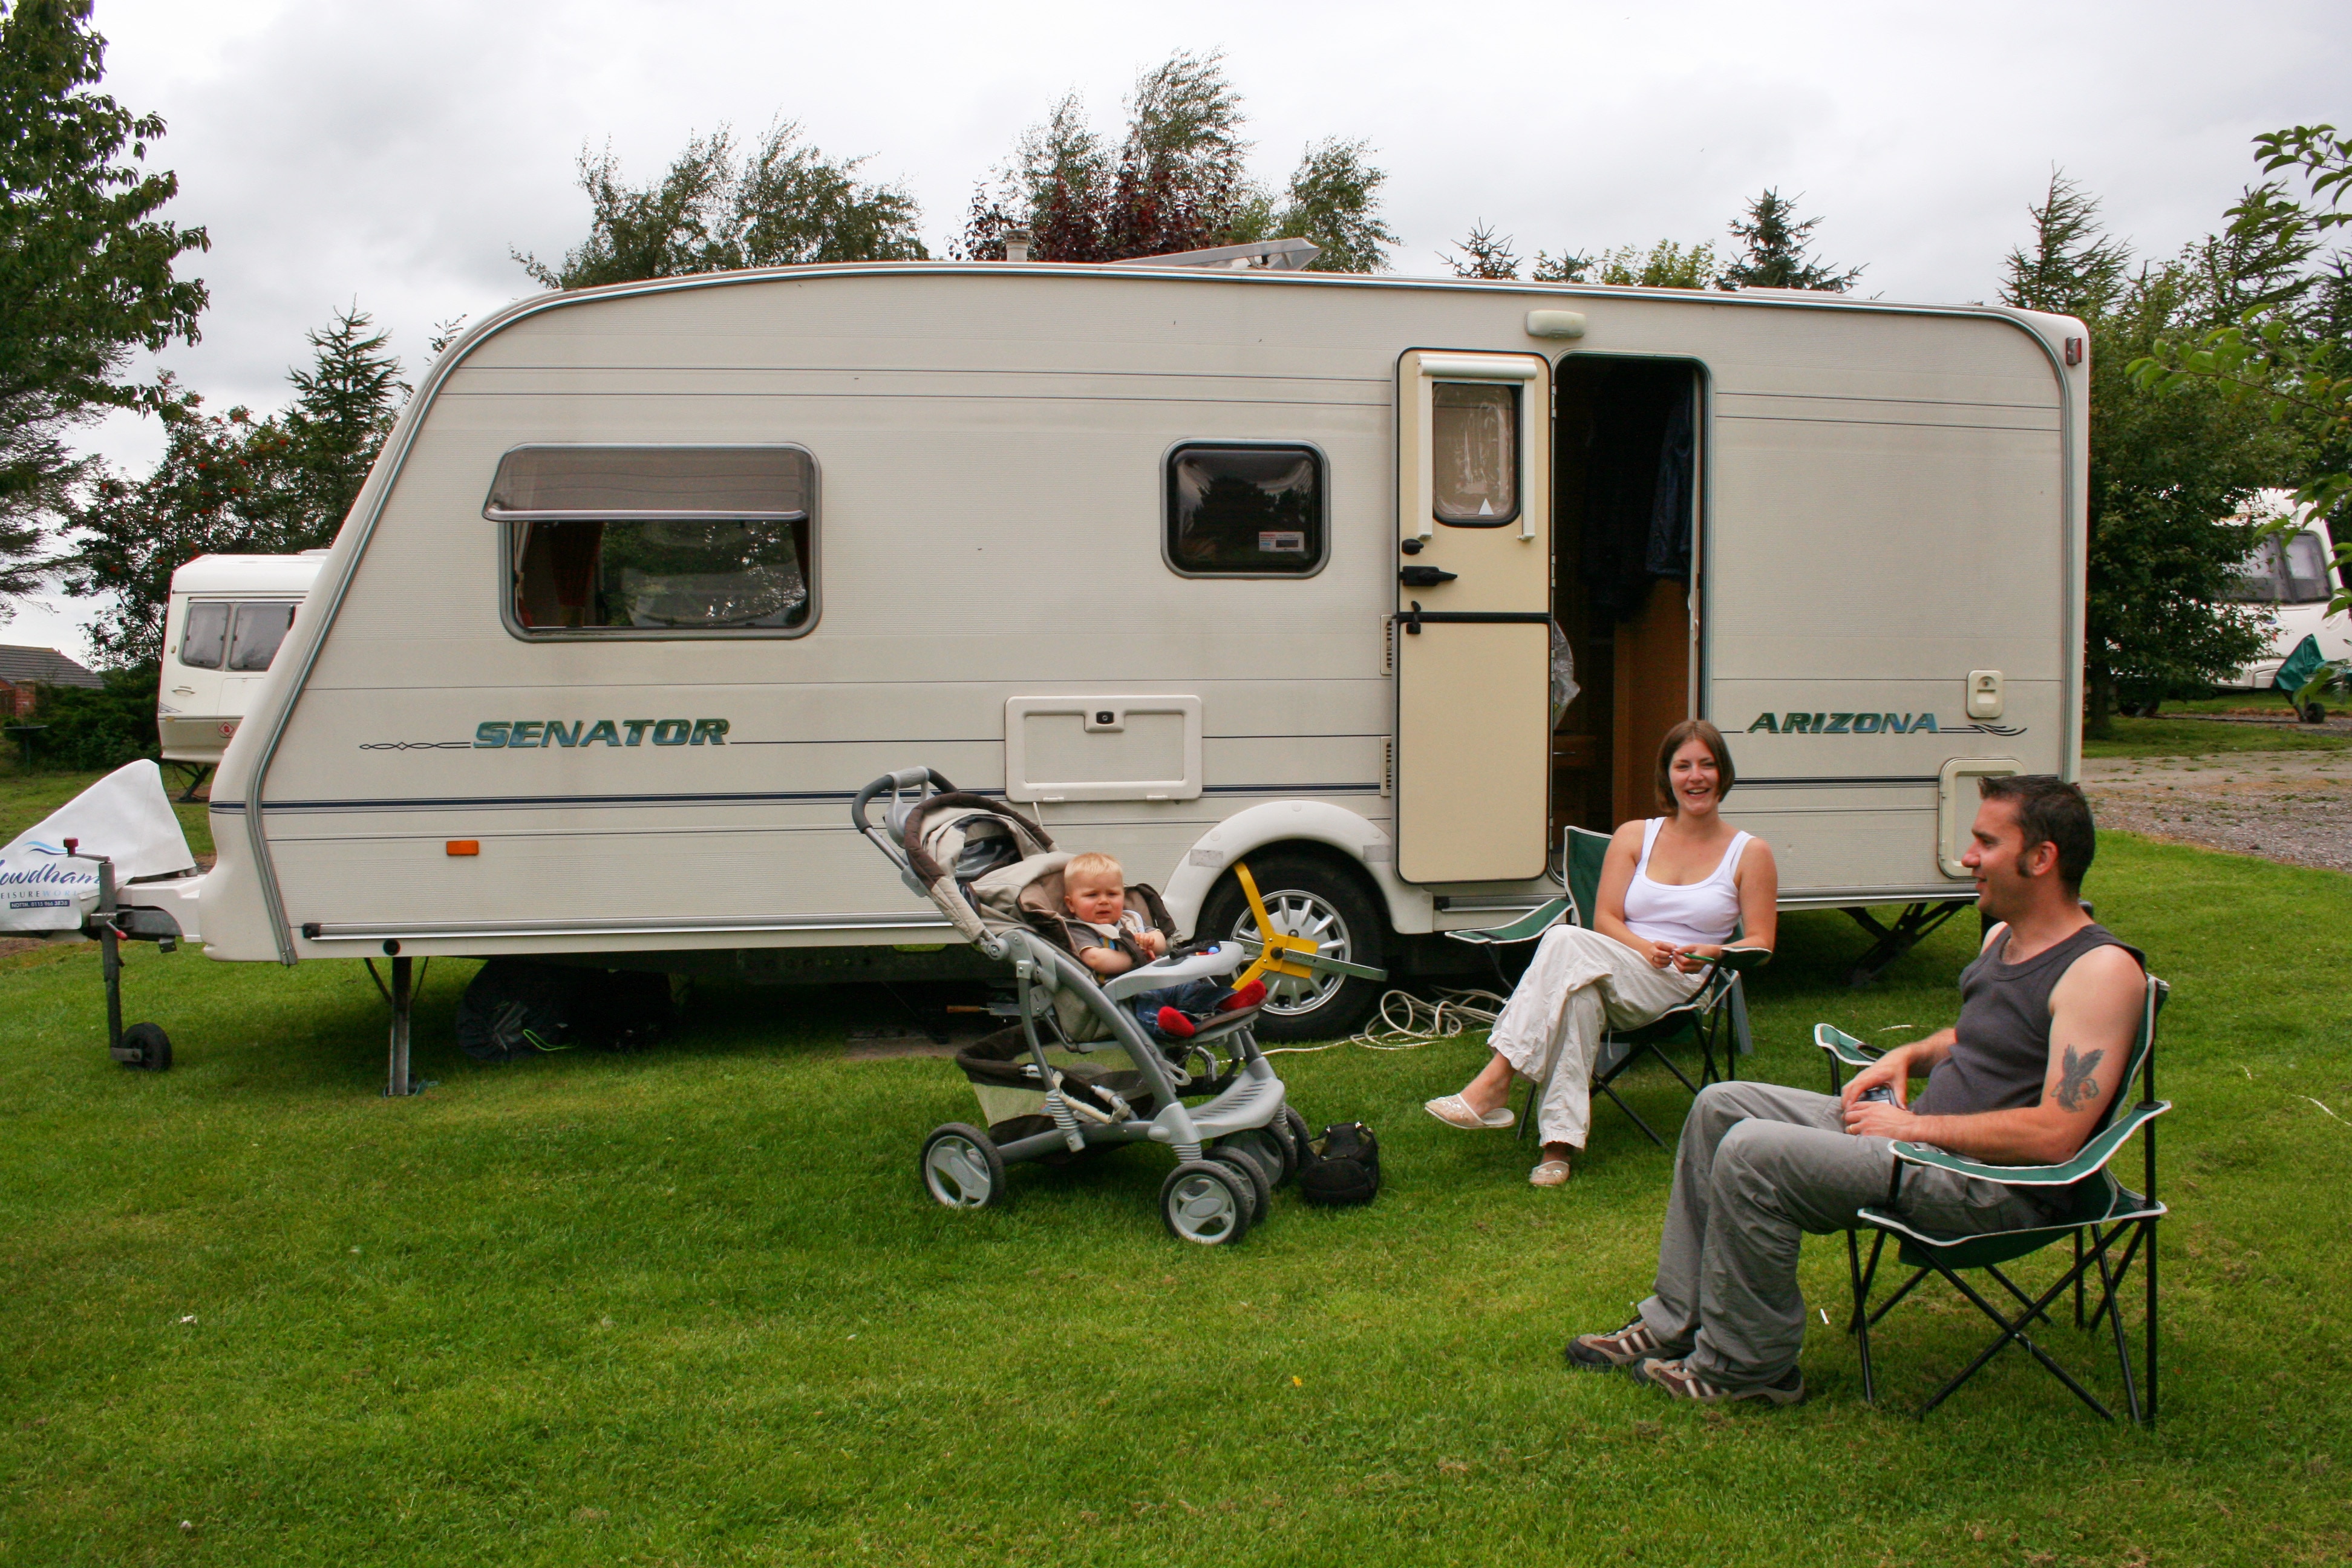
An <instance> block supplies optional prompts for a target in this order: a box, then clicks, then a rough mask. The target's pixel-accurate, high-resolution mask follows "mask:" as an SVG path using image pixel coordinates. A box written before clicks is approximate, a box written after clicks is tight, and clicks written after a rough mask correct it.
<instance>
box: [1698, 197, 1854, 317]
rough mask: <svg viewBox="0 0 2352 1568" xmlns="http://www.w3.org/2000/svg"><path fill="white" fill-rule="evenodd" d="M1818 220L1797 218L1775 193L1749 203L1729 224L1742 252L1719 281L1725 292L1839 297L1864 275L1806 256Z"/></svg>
mask: <svg viewBox="0 0 2352 1568" xmlns="http://www.w3.org/2000/svg"><path fill="white" fill-rule="evenodd" d="M1821 221H1822V220H1821V219H1820V218H1817V217H1809V218H1802V219H1801V218H1799V217H1798V216H1797V207H1796V204H1795V203H1794V202H1791V201H1789V200H1787V199H1786V198H1784V197H1783V196H1782V195H1780V192H1779V191H1777V190H1773V189H1769V188H1768V189H1766V191H1765V192H1764V194H1763V195H1759V196H1758V197H1756V198H1755V199H1754V200H1753V201H1750V202H1749V203H1748V212H1747V216H1745V217H1744V218H1733V219H1732V220H1731V237H1733V238H1734V239H1736V240H1738V241H1739V244H1740V253H1739V255H1738V256H1737V257H1736V258H1733V260H1732V263H1731V265H1730V266H1728V267H1727V268H1724V269H1723V276H1722V278H1721V279H1718V283H1719V286H1720V287H1722V288H1725V289H1818V290H1822V291H1823V292H1827V293H1832V294H1843V293H1844V292H1845V291H1846V290H1847V289H1851V288H1853V284H1854V280H1855V279H1858V278H1860V277H1861V276H1862V268H1859V267H1852V268H1847V269H1846V270H1844V271H1843V272H1841V271H1839V270H1838V269H1837V268H1834V267H1832V266H1830V265H1828V264H1827V263H1824V262H1819V261H1815V260H1814V259H1813V258H1811V255H1809V254H1808V247H1809V246H1810V244H1811V238H1812V233H1813V230H1814V229H1816V228H1818V227H1819V226H1821Z"/></svg>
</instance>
